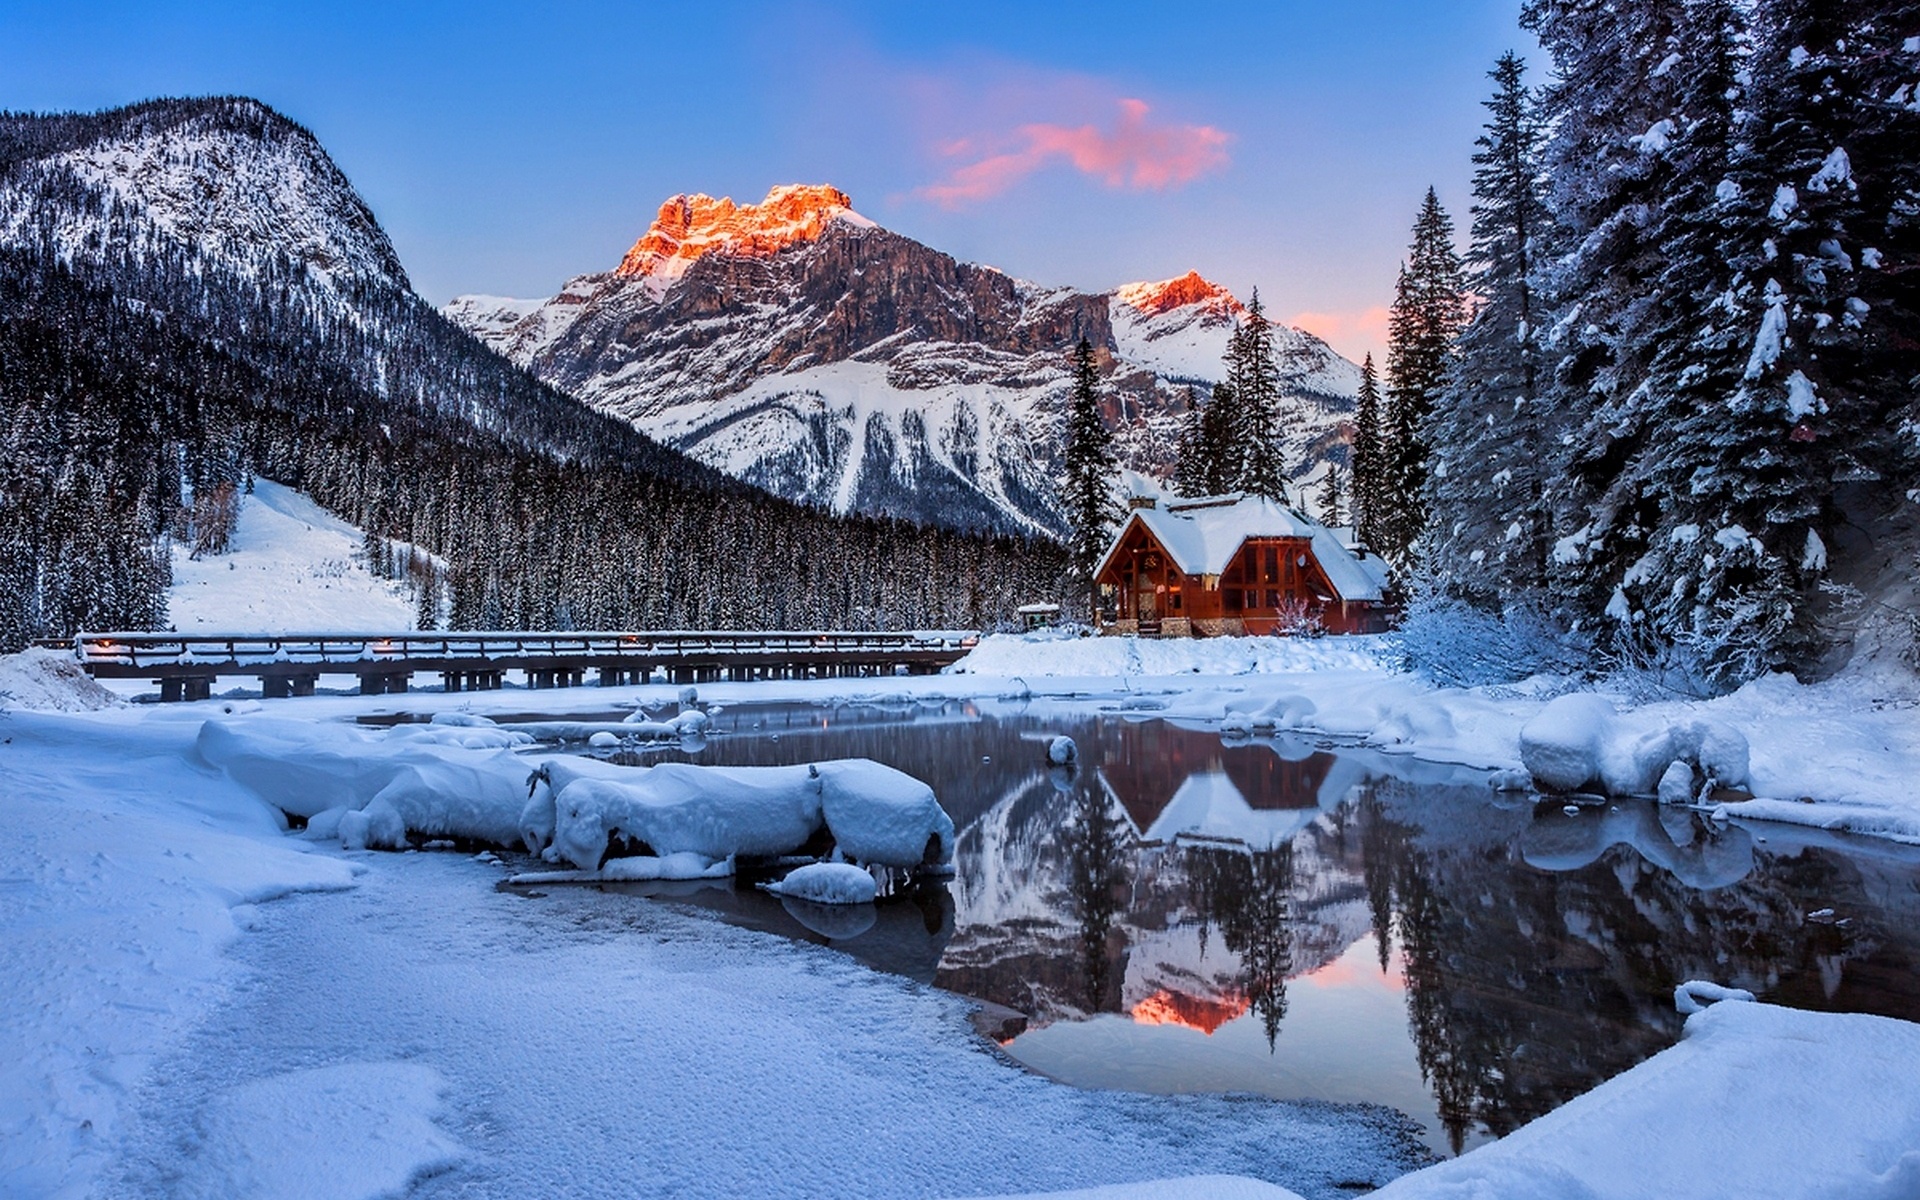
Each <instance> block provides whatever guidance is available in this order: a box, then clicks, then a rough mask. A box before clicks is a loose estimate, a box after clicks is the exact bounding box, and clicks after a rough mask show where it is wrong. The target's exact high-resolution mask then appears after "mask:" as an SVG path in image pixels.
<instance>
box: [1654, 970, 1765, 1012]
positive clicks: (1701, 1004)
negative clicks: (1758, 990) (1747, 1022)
mask: <svg viewBox="0 0 1920 1200" xmlns="http://www.w3.org/2000/svg"><path fill="white" fill-rule="evenodd" d="M1722 1000H1740V1001H1744V1002H1746V1003H1749V1004H1751V1003H1752V1002H1753V993H1752V992H1749V991H1748V990H1747V989H1745V988H1733V987H1726V986H1725V985H1723V984H1718V983H1710V982H1708V981H1707V980H1704V979H1689V980H1687V981H1686V982H1685V983H1683V984H1681V985H1680V986H1679V987H1677V988H1674V989H1673V1007H1674V1011H1676V1012H1678V1013H1679V1014H1680V1015H1681V1016H1683V1017H1690V1016H1692V1015H1693V1014H1695V1013H1697V1012H1705V1011H1706V1010H1707V1006H1708V1005H1709V1004H1718V1003H1719V1002H1720V1001H1722Z"/></svg>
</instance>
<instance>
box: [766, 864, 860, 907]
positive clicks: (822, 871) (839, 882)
mask: <svg viewBox="0 0 1920 1200" xmlns="http://www.w3.org/2000/svg"><path fill="white" fill-rule="evenodd" d="M762 886H764V887H765V888H766V890H767V891H769V892H772V893H773V894H774V895H776V896H791V897H793V898H794V899H796V900H811V901H812V902H814V903H815V904H869V903H872V901H873V898H874V896H875V895H876V894H877V892H878V888H877V887H876V886H875V884H874V882H873V875H872V874H871V873H870V872H868V871H865V870H862V869H861V868H859V867H856V866H854V865H853V864H851V863H809V864H807V865H806V866H804V867H796V868H794V869H793V870H791V871H788V872H787V874H786V876H785V878H782V879H780V880H777V881H776V882H773V883H768V884H764V885H762Z"/></svg>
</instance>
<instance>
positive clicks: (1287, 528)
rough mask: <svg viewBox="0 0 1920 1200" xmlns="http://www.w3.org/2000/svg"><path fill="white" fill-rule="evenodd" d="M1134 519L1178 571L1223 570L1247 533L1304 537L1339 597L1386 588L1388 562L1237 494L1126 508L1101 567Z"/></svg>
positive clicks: (1269, 503) (1262, 500)
mask: <svg viewBox="0 0 1920 1200" xmlns="http://www.w3.org/2000/svg"><path fill="white" fill-rule="evenodd" d="M1135 522H1139V523H1140V524H1141V525H1143V526H1145V527H1146V529H1147V532H1149V533H1151V534H1152V535H1153V537H1154V540H1155V541H1157V542H1159V543H1160V545H1161V546H1162V547H1164V548H1165V549H1166V552H1167V553H1168V554H1169V555H1171V556H1172V558H1173V561H1174V565H1175V566H1177V567H1179V568H1180V571H1181V573H1182V574H1186V575H1219V574H1222V573H1223V572H1225V571H1226V569H1227V564H1228V563H1230V562H1232V561H1233V556H1234V555H1235V554H1237V553H1239V551H1240V547H1241V546H1242V545H1243V544H1244V543H1245V542H1246V540H1247V539H1248V538H1306V539H1309V540H1310V541H1311V542H1312V543H1313V557H1314V558H1315V560H1317V561H1318V562H1319V564H1320V569H1321V570H1322V571H1324V572H1326V576H1327V582H1329V583H1331V584H1332V585H1333V588H1334V591H1335V592H1337V593H1339V595H1338V597H1337V598H1338V599H1341V600H1374V601H1377V600H1380V599H1381V598H1382V595H1383V593H1384V592H1385V590H1386V586H1387V569H1386V563H1384V562H1383V561H1381V559H1380V557H1379V556H1378V555H1374V554H1368V555H1366V556H1365V557H1361V556H1360V555H1358V554H1356V553H1355V552H1354V551H1353V550H1350V549H1348V548H1347V547H1346V546H1345V545H1343V544H1342V539H1341V537H1340V536H1339V534H1338V533H1336V532H1335V531H1334V530H1331V529H1328V528H1327V527H1326V526H1325V525H1322V524H1320V523H1319V522H1318V521H1314V520H1310V519H1309V518H1307V517H1305V516H1303V515H1301V514H1300V513H1298V512H1295V511H1294V510H1293V509H1291V508H1288V507H1287V506H1286V505H1284V504H1279V503H1276V502H1275V501H1273V500H1270V499H1268V498H1267V497H1265V496H1247V495H1242V494H1240V493H1229V494H1227V495H1224V496H1200V497H1197V498H1195V499H1191V500H1169V501H1168V503H1167V504H1166V506H1165V507H1164V508H1163V507H1159V506H1155V507H1153V508H1136V509H1133V510H1131V511H1129V512H1128V513H1127V519H1126V520H1125V521H1123V522H1121V525H1120V530H1119V532H1118V533H1117V534H1116V535H1115V536H1114V539H1113V541H1112V543H1110V544H1109V545H1108V546H1107V552H1106V553H1105V554H1103V555H1101V556H1100V571H1105V570H1106V569H1107V566H1108V565H1109V563H1111V561H1112V559H1113V556H1114V554H1115V552H1117V551H1118V550H1119V549H1120V543H1121V541H1122V540H1124V539H1125V538H1126V536H1127V531H1128V530H1129V529H1131V528H1133V525H1134V523H1135ZM1096 574H1098V572H1096Z"/></svg>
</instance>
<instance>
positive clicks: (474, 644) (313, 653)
mask: <svg viewBox="0 0 1920 1200" xmlns="http://www.w3.org/2000/svg"><path fill="white" fill-rule="evenodd" d="M975 640H976V635H975V634H973V633H971V632H964V631H951V630H936V631H927V630H921V631H912V632H879V631H844V630H779V631H771V632H732V631H725V632H715V631H706V630H658V631H654V630H649V631H631V632H589V633H573V632H520V631H511V630H509V631H488V632H481V631H467V630H455V631H428V632H421V631H413V632H406V633H287V634H218V633H215V634H180V633H147V632H134V631H127V632H111V633H82V634H79V635H77V636H75V637H74V639H73V641H72V643H71V646H72V649H73V651H74V654H75V655H76V657H78V658H79V660H80V662H81V663H82V665H84V666H86V667H88V668H89V669H91V670H116V669H117V670H119V671H143V670H153V669H174V670H178V669H180V668H193V667H203V668H205V669H208V670H214V669H225V670H228V671H232V670H236V669H246V668H254V667H267V668H271V667H275V666H293V665H311V666H317V667H333V668H335V669H357V668H360V667H362V666H381V665H388V664H392V665H395V666H400V665H404V664H406V663H409V662H422V663H435V664H439V663H446V662H452V661H462V662H493V661H525V660H534V659H554V660H562V659H564V660H567V661H577V662H589V663H590V662H592V661H594V660H596V659H604V660H632V659H647V660H652V661H656V662H671V661H676V660H682V659H690V658H696V657H697V658H700V659H704V660H724V659H729V658H739V657H745V656H751V655H780V656H803V657H812V656H820V657H840V656H849V655H858V654H876V655H881V656H893V655H937V656H946V655H952V656H953V657H956V658H957V657H958V656H959V655H960V654H962V653H964V652H965V651H966V650H967V649H970V648H971V646H972V645H973V643H974V641H975Z"/></svg>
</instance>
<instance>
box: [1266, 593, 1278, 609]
mask: <svg viewBox="0 0 1920 1200" xmlns="http://www.w3.org/2000/svg"><path fill="white" fill-rule="evenodd" d="M1267 607H1268V608H1279V607H1280V593H1279V592H1278V591H1275V590H1274V589H1272V588H1269V589H1267Z"/></svg>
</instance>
